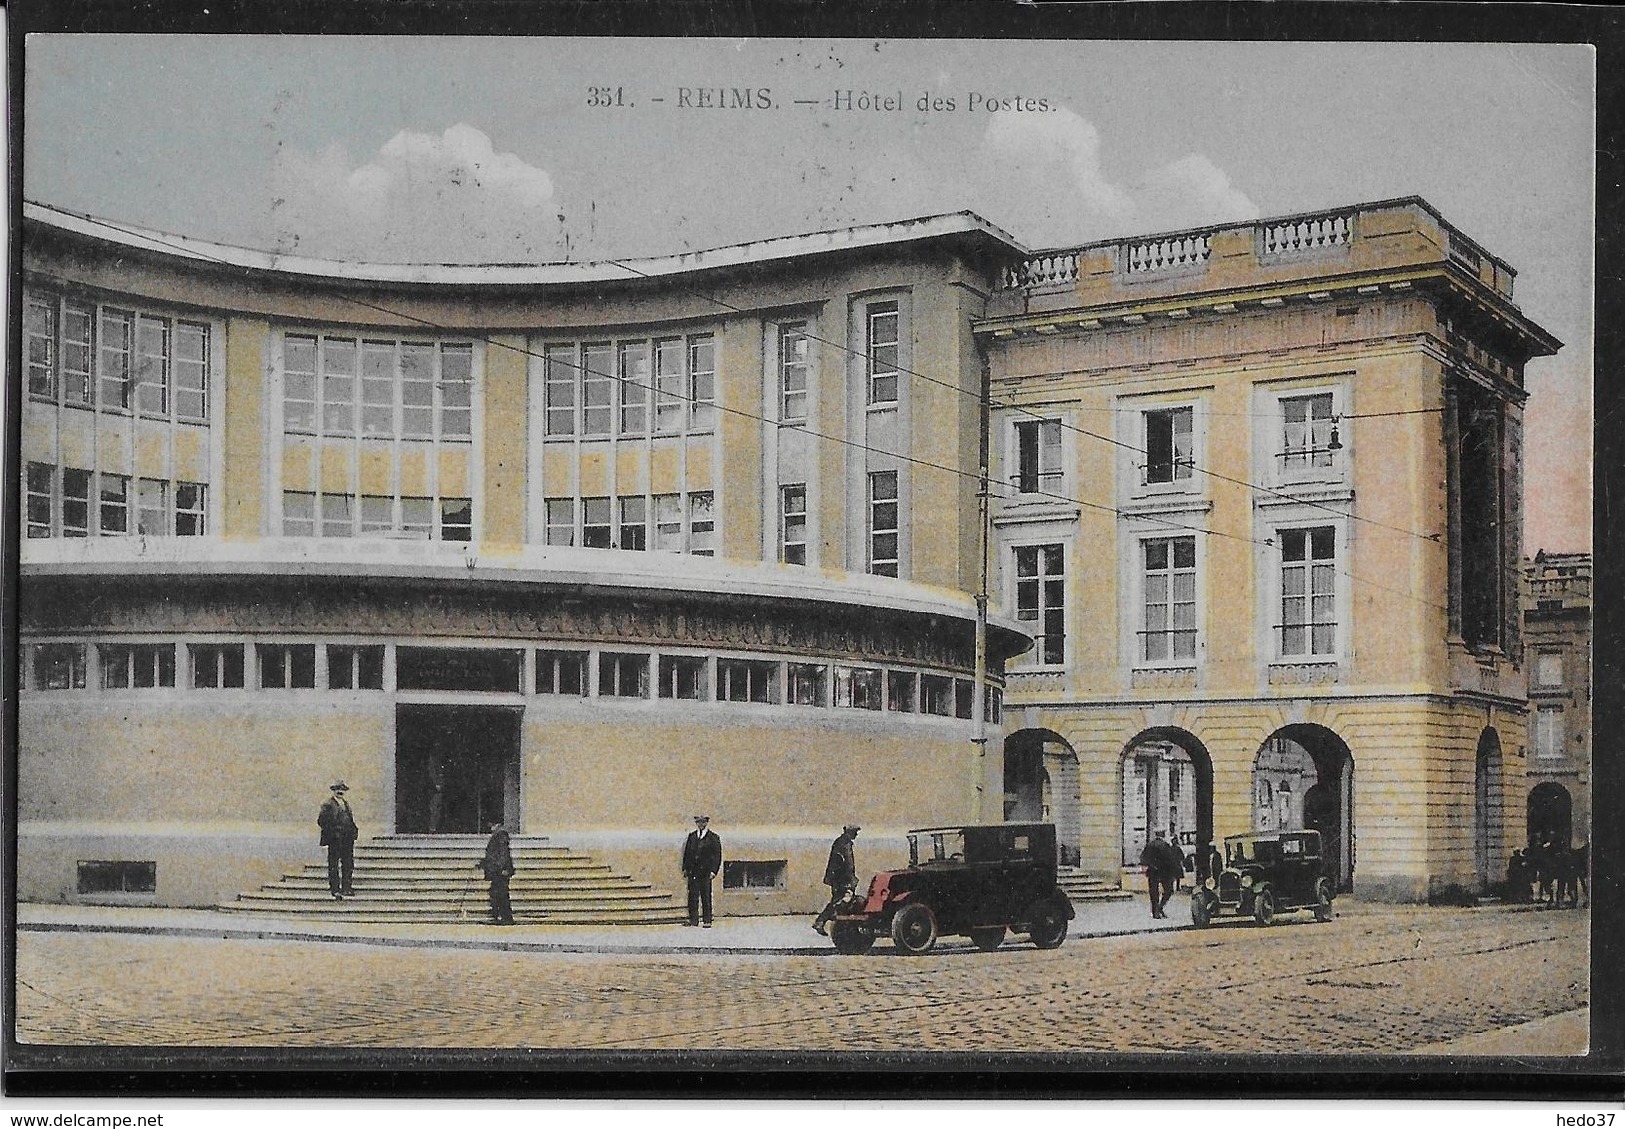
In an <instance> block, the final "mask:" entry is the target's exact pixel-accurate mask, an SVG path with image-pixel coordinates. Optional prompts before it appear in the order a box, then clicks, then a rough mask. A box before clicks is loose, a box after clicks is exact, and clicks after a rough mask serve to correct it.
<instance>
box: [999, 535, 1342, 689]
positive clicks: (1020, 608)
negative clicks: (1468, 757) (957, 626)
mask: <svg viewBox="0 0 1625 1129" xmlns="http://www.w3.org/2000/svg"><path fill="white" fill-rule="evenodd" d="M1276 540H1277V545H1278V547H1279V548H1278V551H1279V553H1280V557H1279V562H1278V567H1279V584H1280V587H1279V593H1280V605H1279V610H1280V615H1279V619H1278V620H1277V623H1276V625H1275V631H1276V633H1277V636H1278V638H1277V651H1276V653H1277V654H1278V656H1279V657H1281V658H1307V659H1312V658H1317V657H1330V656H1333V655H1335V654H1336V653H1337V631H1338V610H1337V567H1336V566H1337V530H1336V528H1335V527H1334V526H1316V527H1311V528H1302V529H1281V530H1277V531H1276ZM1140 553H1141V556H1140V560H1139V582H1140V606H1139V609H1138V611H1139V620H1140V627H1139V629H1138V630H1137V632H1136V635H1137V640H1138V641H1137V646H1136V661H1138V662H1143V663H1146V664H1148V665H1168V664H1189V663H1194V662H1195V660H1196V642H1197V594H1196V538H1195V537H1152V538H1146V539H1143V540H1142V541H1141V542H1140ZM1012 557H1013V563H1014V565H1015V578H1014V594H1015V605H1016V619H1017V620H1018V621H1020V622H1023V623H1026V624H1029V625H1030V630H1031V631H1032V632H1033V634H1034V635H1035V637H1036V642H1035V646H1034V649H1033V650H1032V651H1031V652H1030V653H1029V655H1028V658H1027V660H1026V661H1028V662H1029V663H1034V664H1038V665H1044V666H1058V665H1061V664H1063V663H1065V662H1066V546H1065V545H1064V544H1049V545H1017V546H1015V547H1014V548H1013V550H1012Z"/></svg>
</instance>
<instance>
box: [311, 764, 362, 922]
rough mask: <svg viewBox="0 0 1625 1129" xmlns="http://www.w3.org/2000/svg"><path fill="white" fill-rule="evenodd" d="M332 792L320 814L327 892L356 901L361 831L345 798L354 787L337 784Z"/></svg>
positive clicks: (334, 782)
mask: <svg viewBox="0 0 1625 1129" xmlns="http://www.w3.org/2000/svg"><path fill="white" fill-rule="evenodd" d="M328 790H329V791H331V792H332V793H333V794H332V795H331V796H329V797H328V798H327V799H325V800H323V801H322V810H321V811H319V812H317V813H316V826H317V827H319V828H321V831H322V846H324V847H326V848H327V888H328V890H329V891H331V892H332V894H333V897H334V898H335V899H337V898H347V897H354V896H355V888H354V887H353V886H352V885H351V883H352V881H353V875H354V873H355V840H356V836H357V835H359V834H360V833H361V829H360V828H359V827H357V826H356V822H355V813H354V812H352V811H351V810H350V803H349V801H348V800H346V799H345V798H344V793H346V792H348V791H349V790H350V786H349V785H348V784H346V783H345V782H344V781H342V780H335V781H333V785H332V787H331V788H330V789H328Z"/></svg>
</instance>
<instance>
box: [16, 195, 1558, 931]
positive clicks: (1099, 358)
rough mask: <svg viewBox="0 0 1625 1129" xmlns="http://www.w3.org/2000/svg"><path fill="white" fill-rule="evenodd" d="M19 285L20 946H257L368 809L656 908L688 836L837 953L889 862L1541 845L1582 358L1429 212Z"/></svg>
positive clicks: (1407, 878) (228, 267) (92, 274)
mask: <svg viewBox="0 0 1625 1129" xmlns="http://www.w3.org/2000/svg"><path fill="white" fill-rule="evenodd" d="M23 268H24V273H23V282H24V294H23V306H24V329H23V334H24V356H23V360H22V368H23V372H22V374H21V377H22V381H23V412H22V416H23V418H22V447H21V467H20V468H19V469H20V474H21V479H22V492H23V499H24V509H25V512H24V515H23V519H24V520H23V522H22V526H23V528H22V530H21V532H22V542H21V556H20V567H21V578H22V584H21V590H20V595H21V600H20V605H19V620H20V632H21V641H22V643H23V646H24V652H23V654H24V660H25V661H24V663H23V673H22V685H21V687H20V689H21V695H20V699H19V702H20V705H19V710H18V720H19V738H20V742H19V750H18V751H19V756H18V769H19V777H18V778H19V817H20V821H19V841H18V842H19V890H20V894H21V896H22V897H23V898H25V899H42V900H75V899H84V900H94V899H100V898H107V897H121V898H137V899H143V900H148V901H154V902H158V903H161V904H204V903H208V902H212V901H216V900H219V899H221V898H225V897H229V896H230V895H231V894H232V893H233V892H235V891H237V890H240V889H246V888H249V887H251V886H254V885H257V884H258V883H260V882H262V881H265V880H267V879H268V878H271V877H274V876H275V875H276V874H277V873H279V872H280V871H281V870H283V869H285V868H286V867H287V866H288V865H289V863H291V862H294V861H298V860H301V859H303V858H305V857H307V856H309V855H310V853H311V852H312V850H313V846H312V843H313V833H312V828H311V821H312V820H313V818H314V814H313V813H314V810H315V806H316V803H317V802H318V801H319V799H320V798H321V796H322V795H323V794H324V793H325V791H326V785H327V783H328V782H329V780H330V779H331V778H333V777H335V776H342V777H344V778H345V779H346V780H347V781H348V783H349V784H350V787H351V792H350V795H351V798H352V802H353V803H354V804H355V806H356V807H357V810H358V813H359V817H360V821H361V823H362V826H363V833H364V834H376V833H390V832H398V833H413V834H451V833H468V832H473V831H477V830H479V829H480V828H482V827H483V826H484V825H486V824H487V823H488V822H489V821H490V820H492V819H494V818H500V819H503V820H505V821H506V822H507V823H508V824H509V826H511V827H516V828H518V829H519V830H520V831H522V832H524V833H528V834H547V835H549V836H553V837H555V838H558V839H560V840H563V841H565V842H568V843H571V844H573V845H577V846H582V847H586V848H589V849H592V850H594V851H596V852H599V853H601V854H604V855H606V856H608V857H609V858H611V859H612V860H614V861H616V862H617V863H619V864H620V865H621V866H622V867H624V868H626V869H629V870H631V871H633V872H634V873H638V874H642V875H644V876H646V877H648V878H652V879H654V880H656V881H666V882H670V881H671V880H672V874H673V871H674V869H675V861H674V860H675V854H674V852H675V850H676V846H677V844H678V843H679V842H680V837H681V833H682V831H683V830H684V827H685V824H686V822H687V820H688V817H689V816H690V815H692V814H694V813H696V812H701V811H703V812H705V813H706V814H709V815H711V816H712V819H713V821H714V826H715V827H717V829H718V830H719V831H720V832H721V833H722V835H723V839H724V842H725V844H726V846H727V855H728V859H729V868H728V870H727V872H726V874H725V880H724V889H723V891H722V897H723V903H722V907H721V910H722V912H782V911H784V910H786V909H789V908H806V907H807V906H811V905H815V904H821V900H822V895H821V887H820V886H819V882H818V880H819V878H821V876H822V866H823V857H824V852H825V849H826V847H827V842H828V839H829V838H830V836H831V835H833V833H834V830H835V829H836V828H838V827H839V826H840V825H841V824H842V823H847V822H857V823H861V824H862V825H863V827H864V829H865V830H864V839H865V841H866V842H868V843H869V844H870V847H869V850H868V852H866V857H865V858H864V859H863V862H864V863H865V865H878V864H880V863H882V862H885V861H891V860H892V858H893V856H894V855H895V854H896V853H897V850H898V845H899V843H900V834H901V832H902V831H903V830H905V829H906V828H908V827H914V826H921V825H928V824H942V823H955V822H985V821H995V820H998V819H1001V818H1007V819H1015V820H1024V819H1033V818H1043V819H1050V820H1053V821H1054V822H1056V823H1057V825H1058V828H1059V832H1060V838H1061V841H1062V843H1063V846H1064V852H1065V855H1066V858H1067V860H1068V861H1069V862H1070V863H1073V864H1075V865H1077V866H1079V867H1081V868H1082V869H1083V870H1085V871H1088V872H1091V873H1095V874H1099V875H1104V876H1110V877H1112V878H1113V879H1116V878H1117V877H1118V876H1120V875H1122V874H1124V873H1125V872H1126V873H1130V874H1132V871H1133V863H1134V862H1135V860H1136V859H1137V856H1138V849H1139V844H1140V843H1141V842H1143V839H1144V837H1145V835H1147V834H1148V833H1149V832H1150V831H1152V830H1154V829H1156V828H1159V827H1167V828H1169V829H1171V830H1172V831H1174V833H1175V834H1176V835H1178V836H1179V837H1180V839H1181V840H1182V841H1183V842H1185V843H1186V844H1187V845H1194V844H1195V843H1197V842H1199V841H1201V840H1203V839H1205V838H1207V837H1209V836H1213V835H1224V834H1229V833H1234V832H1238V831H1243V830H1248V829H1251V828H1254V827H1263V828H1271V827H1296V826H1311V827H1318V828H1320V829H1321V830H1322V831H1323V833H1324V834H1325V835H1326V837H1327V839H1328V842H1329V843H1330V845H1331V849H1332V852H1333V854H1334V856H1335V858H1336V859H1337V869H1338V873H1339V876H1340V879H1341V881H1342V884H1343V885H1344V886H1345V887H1352V888H1353V889H1355V890H1356V891H1358V892H1362V893H1369V894H1371V895H1373V896H1389V897H1401V898H1422V897H1427V896H1430V895H1436V894H1438V893H1440V892H1441V891H1442V890H1445V889H1447V888H1449V887H1452V886H1473V885H1476V884H1481V883H1484V882H1486V881H1487V880H1488V878H1489V877H1490V876H1492V875H1493V873H1494V868H1495V867H1497V866H1499V865H1501V863H1498V862H1496V860H1497V859H1499V860H1501V862H1504V859H1505V856H1506V853H1507V850H1508V849H1509V844H1510V845H1516V844H1519V843H1521V842H1522V841H1523V838H1524V827H1523V823H1524V815H1523V810H1522V806H1521V804H1518V803H1516V802H1515V798H1516V797H1518V796H1521V795H1522V794H1524V791H1525V786H1526V780H1525V775H1524V769H1523V766H1524V763H1525V761H1524V758H1522V757H1521V756H1519V755H1517V753H1518V752H1519V751H1521V750H1522V749H1523V747H1524V746H1525V744H1526V740H1527V739H1526V736H1525V734H1526V721H1525V688H1524V680H1523V676H1522V668H1521V667H1520V658H1521V654H1522V651H1521V643H1520V637H1519V631H1520V619H1521V617H1520V613H1519V608H1518V582H1519V556H1518V551H1519V550H1518V544H1517V531H1518V529H1519V526H1520V524H1521V523H1520V517H1519V509H1518V507H1519V498H1520V492H1521V466H1520V456H1519V445H1520V422H1521V418H1520V417H1521V405H1522V402H1523V391H1522V370H1523V365H1524V363H1525V362H1526V361H1527V360H1528V359H1529V358H1530V357H1533V356H1539V355H1543V354H1546V353H1550V352H1552V351H1553V350H1555V349H1556V348H1557V347H1558V343H1557V342H1556V341H1555V340H1553V339H1552V338H1551V337H1550V336H1549V335H1548V334H1546V333H1545V332H1544V331H1542V330H1541V329H1539V327H1537V326H1535V325H1533V324H1532V323H1530V322H1529V321H1528V320H1527V319H1526V318H1524V317H1523V316H1522V315H1521V314H1520V313H1519V311H1518V310H1517V307H1516V306H1515V305H1514V304H1513V302H1512V296H1511V290H1512V271H1511V268H1510V267H1508V266H1507V265H1506V264H1505V263H1502V262H1501V261H1500V260H1498V259H1496V258H1495V257H1494V256H1493V255H1491V254H1490V253H1489V252H1487V251H1486V250H1484V249H1483V248H1481V247H1480V246H1478V245H1477V244H1475V243H1473V242H1472V241H1471V240H1469V239H1467V238H1466V237H1465V236H1463V235H1462V234H1461V233H1459V232H1457V231H1456V230H1455V229H1454V228H1452V227H1450V226H1449V225H1448V224H1447V223H1445V222H1444V221H1443V220H1442V219H1441V218H1440V217H1439V216H1438V215H1437V213H1435V212H1434V211H1433V210H1432V209H1431V208H1430V207H1429V206H1428V205H1427V204H1426V203H1425V202H1423V201H1420V200H1416V199H1409V200H1401V201H1394V202H1389V203H1382V204H1373V205H1365V206H1362V207H1358V208H1352V209H1347V210H1344V211H1340V212H1335V213H1327V214H1323V215H1315V216H1305V217H1293V218H1289V219H1284V220H1274V221H1263V222H1259V223H1255V224H1245V225H1238V226H1230V227H1222V228H1212V229H1204V230H1201V231H1196V232H1187V233H1180V234H1176V235H1169V236H1159V237H1156V238H1152V239H1146V240H1132V241H1117V242H1111V243H1102V244H1094V245H1090V246H1088V247H1083V248H1078V249H1075V250H1068V251H1055V252H1043V253H1038V254H1034V253H1031V252H1029V251H1028V250H1027V249H1026V248H1024V247H1022V246H1021V245H1020V244H1019V243H1017V242H1016V241H1015V239H1014V238H1012V237H1011V236H1009V235H1007V234H1005V233H1003V232H1001V231H999V230H998V229H997V228H995V227H993V226H992V225H990V224H988V223H986V222H985V221H983V220H981V219H980V218H978V217H976V216H974V215H970V214H968V213H961V214H957V215H951V216H938V217H931V218H926V219H920V220H914V221H909V222H906V223H898V224H887V225H876V226H869V227H860V228H852V229H846V230H842V231H836V232H825V233H818V234H813V235H804V236H793V237H786V238H780V239H771V240H766V241H762V242H758V243H752V244H746V245H741V246H736V247H728V248H720V249H715V250H708V251H702V252H695V253H691V254H684V255H679V256H671V257H666V258H650V259H638V260H619V261H611V262H601V263H590V264H546V265H538V266H504V265H490V266H408V265H367V264H355V263H338V262H321V261H315V260H309V259H300V258H297V257H289V256H281V255H273V254H269V253H263V252H256V251H248V250H243V249H240V248H232V247H224V246H220V245H215V244H209V243H203V242H200V241H197V240H194V239H190V238H186V237H180V236H171V235H165V234H162V233H156V232H150V231H139V230H135V229H131V228H128V227H124V226H119V225H113V224H109V223H107V222H105V221H101V220H96V219H93V218H89V217H82V216H75V215H71V214H68V213H65V212H61V211H56V210H52V209H48V208H44V207H40V206H36V205H28V206H27V207H26V208H25V214H24V228H23ZM984 405H986V407H985V408H984ZM984 473H985V474H986V475H987V476H988V478H989V480H990V482H991V488H990V489H989V490H988V491H986V496H985V497H984V496H983V492H982V491H981V489H980V485H981V482H982V480H983V477H984ZM984 592H985V593H986V595H987V599H986V601H985V604H986V608H987V611H986V614H985V616H982V615H979V608H978V605H979V603H982V601H980V600H979V599H978V597H979V595H981V594H982V593H984ZM983 624H985V628H984V627H983V626H982V625H983Z"/></svg>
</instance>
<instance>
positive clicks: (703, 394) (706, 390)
mask: <svg viewBox="0 0 1625 1129" xmlns="http://www.w3.org/2000/svg"><path fill="white" fill-rule="evenodd" d="M688 398H689V404H688V410H689V430H690V431H710V430H712V429H713V428H714V427H715V426H716V415H717V364H716V344H715V342H714V341H713V340H712V339H711V335H710V334H709V333H705V334H700V335H697V336H694V337H690V338H689V339H688Z"/></svg>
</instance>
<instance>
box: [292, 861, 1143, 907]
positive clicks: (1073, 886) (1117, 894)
mask: <svg viewBox="0 0 1625 1129" xmlns="http://www.w3.org/2000/svg"><path fill="white" fill-rule="evenodd" d="M324 873H325V872H324ZM1055 877H1056V881H1057V883H1058V884H1059V885H1060V887H1061V889H1063V890H1065V891H1066V896H1067V897H1068V898H1071V899H1072V904H1073V905H1081V904H1083V903H1084V902H1121V901H1127V900H1129V899H1131V898H1133V897H1134V894H1133V892H1132V891H1129V890H1125V889H1123V888H1122V887H1121V886H1118V885H1115V884H1112V883H1108V882H1106V881H1105V880H1104V879H1102V878H1097V877H1095V876H1093V875H1090V874H1085V873H1084V872H1083V871H1081V870H1079V869H1078V868H1077V867H1075V866H1063V867H1060V868H1058V869H1057V870H1056V875H1055ZM323 881H326V879H323Z"/></svg>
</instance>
